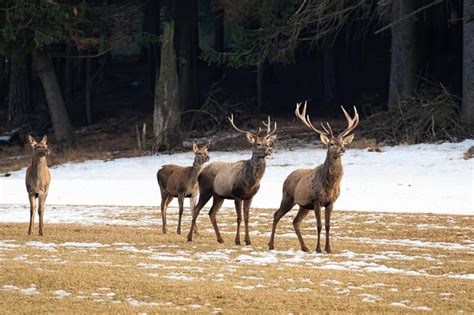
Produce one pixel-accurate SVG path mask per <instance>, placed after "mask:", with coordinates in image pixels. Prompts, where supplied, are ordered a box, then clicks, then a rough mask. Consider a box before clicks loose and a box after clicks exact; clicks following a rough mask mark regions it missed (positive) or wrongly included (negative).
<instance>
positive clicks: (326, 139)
mask: <svg viewBox="0 0 474 315" xmlns="http://www.w3.org/2000/svg"><path fill="white" fill-rule="evenodd" d="M319 138H320V139H321V142H322V143H324V144H329V142H331V140H330V139H329V138H328V137H327V136H325V135H323V134H322V133H321V134H320V135H319Z"/></svg>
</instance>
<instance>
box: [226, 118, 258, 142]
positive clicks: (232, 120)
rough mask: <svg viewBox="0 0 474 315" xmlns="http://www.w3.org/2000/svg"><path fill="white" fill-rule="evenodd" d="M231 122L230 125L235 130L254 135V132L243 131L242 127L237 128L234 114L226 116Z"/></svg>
mask: <svg viewBox="0 0 474 315" xmlns="http://www.w3.org/2000/svg"><path fill="white" fill-rule="evenodd" d="M227 119H228V120H229V122H230V124H231V126H232V127H233V128H234V129H235V130H237V131H238V132H241V133H243V134H250V135H252V136H254V137H255V134H253V133H251V132H250V131H243V130H242V129H239V128H238V127H237V126H236V125H235V124H234V114H230V117H228V118H227Z"/></svg>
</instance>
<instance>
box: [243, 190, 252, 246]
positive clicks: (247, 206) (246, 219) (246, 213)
mask: <svg viewBox="0 0 474 315" xmlns="http://www.w3.org/2000/svg"><path fill="white" fill-rule="evenodd" d="M251 203H252V198H250V199H247V200H244V222H245V245H252V243H251V242H250V235H249V214H250V213H249V212H250V204H251Z"/></svg>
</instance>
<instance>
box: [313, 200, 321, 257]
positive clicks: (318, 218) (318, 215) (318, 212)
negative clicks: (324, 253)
mask: <svg viewBox="0 0 474 315" xmlns="http://www.w3.org/2000/svg"><path fill="white" fill-rule="evenodd" d="M314 214H315V215H316V226H317V228H318V243H317V244H316V252H317V253H321V230H322V229H323V226H322V225H321V207H320V206H319V204H315V205H314Z"/></svg>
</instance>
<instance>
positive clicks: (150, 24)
mask: <svg viewBox="0 0 474 315" xmlns="http://www.w3.org/2000/svg"><path fill="white" fill-rule="evenodd" d="M160 10H161V1H160V0H148V2H147V4H146V10H145V19H144V27H143V30H144V31H145V32H147V33H150V34H154V35H157V36H159V35H160ZM144 54H145V58H146V61H147V64H148V75H147V78H146V80H147V81H148V82H147V85H146V86H147V87H149V90H150V91H151V92H152V93H153V91H154V90H155V78H156V73H157V72H159V71H160V46H159V45H158V44H151V45H150V46H148V47H146V48H144Z"/></svg>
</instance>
